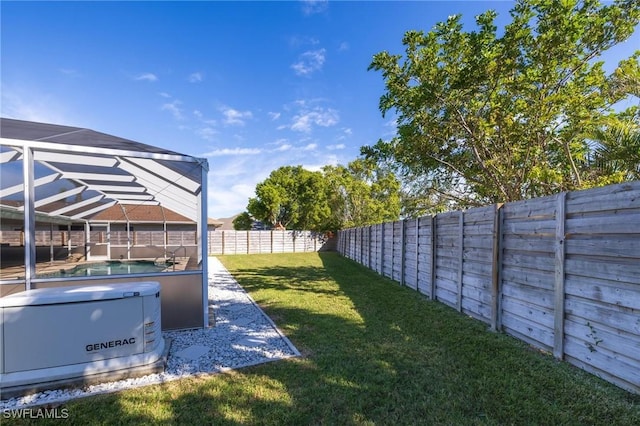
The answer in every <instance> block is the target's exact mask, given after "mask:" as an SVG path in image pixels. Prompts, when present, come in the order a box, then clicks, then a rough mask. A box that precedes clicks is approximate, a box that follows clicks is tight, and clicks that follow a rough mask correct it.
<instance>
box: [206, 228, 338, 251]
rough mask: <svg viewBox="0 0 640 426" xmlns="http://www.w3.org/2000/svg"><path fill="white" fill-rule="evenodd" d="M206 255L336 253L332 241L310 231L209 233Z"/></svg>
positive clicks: (326, 236)
mask: <svg viewBox="0 0 640 426" xmlns="http://www.w3.org/2000/svg"><path fill="white" fill-rule="evenodd" d="M208 246H209V255H216V254H254V253H296V252H308V251H327V250H335V239H334V238H331V237H330V236H329V235H327V234H324V233H318V232H312V231H210V232H209V234H208Z"/></svg>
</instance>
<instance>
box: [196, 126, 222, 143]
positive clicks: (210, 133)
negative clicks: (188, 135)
mask: <svg viewBox="0 0 640 426" xmlns="http://www.w3.org/2000/svg"><path fill="white" fill-rule="evenodd" d="M196 134H197V135H198V136H200V137H201V138H202V139H205V140H208V141H212V140H213V137H214V136H215V135H217V134H218V131H217V130H215V129H212V128H211V127H203V128H201V129H198V130H196Z"/></svg>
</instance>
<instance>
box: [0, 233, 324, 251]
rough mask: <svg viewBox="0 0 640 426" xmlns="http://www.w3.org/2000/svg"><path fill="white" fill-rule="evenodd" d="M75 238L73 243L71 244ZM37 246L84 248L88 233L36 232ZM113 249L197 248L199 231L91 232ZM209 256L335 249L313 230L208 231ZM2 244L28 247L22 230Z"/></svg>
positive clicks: (8, 235) (7, 235)
mask: <svg viewBox="0 0 640 426" xmlns="http://www.w3.org/2000/svg"><path fill="white" fill-rule="evenodd" d="M69 239H71V241H69ZM35 240H36V246H46V247H48V246H50V245H53V246H56V247H58V246H61V247H64V246H66V245H68V244H69V243H70V244H71V246H73V247H78V246H84V244H85V233H84V231H71V232H69V231H57V230H56V231H53V232H52V231H48V230H38V231H36V232H35ZM107 240H108V241H109V242H110V243H111V245H112V246H114V247H116V246H124V247H126V246H127V242H129V243H130V244H131V245H132V246H144V247H147V246H156V247H162V246H164V245H165V244H166V245H168V246H195V245H197V234H196V232H195V231H166V232H165V231H131V233H127V232H126V231H111V232H110V233H109V236H108V237H107V233H106V231H91V241H92V242H99V243H106V242H107ZM207 240H208V246H209V247H208V254H209V255H216V254H253V253H295V252H308V251H327V250H335V248H336V239H335V237H333V236H332V235H328V234H326V233H320V232H313V231H220V230H218V231H208V235H207ZM0 242H1V243H2V244H3V245H6V246H15V247H20V246H24V233H23V232H22V231H0Z"/></svg>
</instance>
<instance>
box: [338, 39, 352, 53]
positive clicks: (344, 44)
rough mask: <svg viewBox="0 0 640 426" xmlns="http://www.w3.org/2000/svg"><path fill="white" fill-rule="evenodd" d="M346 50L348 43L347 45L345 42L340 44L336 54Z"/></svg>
mask: <svg viewBox="0 0 640 426" xmlns="http://www.w3.org/2000/svg"><path fill="white" fill-rule="evenodd" d="M347 50H349V43H347V42H346V41H343V42H342V43H340V46H338V52H345V51H347Z"/></svg>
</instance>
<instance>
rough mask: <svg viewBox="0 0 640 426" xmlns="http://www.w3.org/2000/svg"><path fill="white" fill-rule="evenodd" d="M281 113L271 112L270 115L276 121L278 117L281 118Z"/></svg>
mask: <svg viewBox="0 0 640 426" xmlns="http://www.w3.org/2000/svg"><path fill="white" fill-rule="evenodd" d="M280 115H281V114H280V113H279V112H269V117H271V120H273V121H275V120H277V119H278V118H280Z"/></svg>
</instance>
